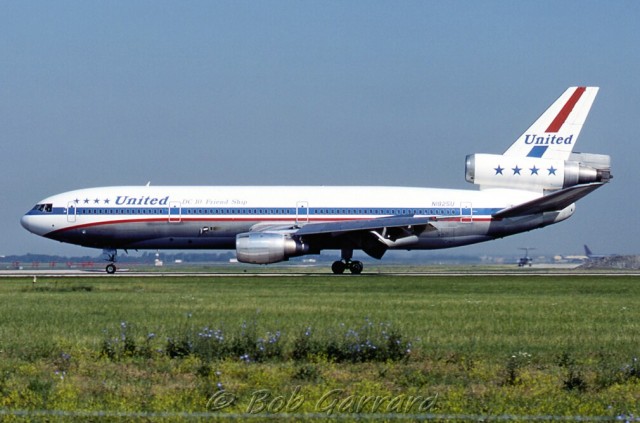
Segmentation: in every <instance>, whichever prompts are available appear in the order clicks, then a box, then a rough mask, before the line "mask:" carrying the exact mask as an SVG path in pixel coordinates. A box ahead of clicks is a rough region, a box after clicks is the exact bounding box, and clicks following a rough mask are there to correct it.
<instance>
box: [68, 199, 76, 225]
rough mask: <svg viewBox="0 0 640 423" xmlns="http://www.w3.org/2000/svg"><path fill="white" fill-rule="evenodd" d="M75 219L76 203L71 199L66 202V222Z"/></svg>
mask: <svg viewBox="0 0 640 423" xmlns="http://www.w3.org/2000/svg"><path fill="white" fill-rule="evenodd" d="M75 221H76V205H75V203H74V202H73V201H69V202H68V203H67V222H75Z"/></svg>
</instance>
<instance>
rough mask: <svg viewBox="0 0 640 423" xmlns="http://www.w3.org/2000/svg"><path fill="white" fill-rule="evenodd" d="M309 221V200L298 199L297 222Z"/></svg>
mask: <svg viewBox="0 0 640 423" xmlns="http://www.w3.org/2000/svg"><path fill="white" fill-rule="evenodd" d="M308 222H309V202H308V201H298V202H297V203H296V223H308Z"/></svg>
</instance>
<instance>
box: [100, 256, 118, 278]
mask: <svg viewBox="0 0 640 423" xmlns="http://www.w3.org/2000/svg"><path fill="white" fill-rule="evenodd" d="M102 253H103V254H105V255H106V256H107V258H106V259H105V260H106V261H108V262H109V264H107V267H105V269H104V270H105V271H106V272H107V273H108V274H110V275H113V274H114V273H116V265H115V263H116V258H117V255H118V250H103V251H102Z"/></svg>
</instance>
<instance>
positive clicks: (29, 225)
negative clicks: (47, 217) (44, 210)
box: [20, 213, 51, 236]
mask: <svg viewBox="0 0 640 423" xmlns="http://www.w3.org/2000/svg"><path fill="white" fill-rule="evenodd" d="M43 220H44V219H43V217H42V216H37V215H31V214H29V213H27V214H25V215H24V216H22V218H21V219H20V224H21V225H22V227H23V228H25V229H26V230H28V231H29V232H31V233H34V234H36V235H40V236H43V235H45V234H46V233H48V232H50V231H51V226H50V225H48V226H46V225H45V222H43Z"/></svg>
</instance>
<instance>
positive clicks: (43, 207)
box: [33, 203, 53, 213]
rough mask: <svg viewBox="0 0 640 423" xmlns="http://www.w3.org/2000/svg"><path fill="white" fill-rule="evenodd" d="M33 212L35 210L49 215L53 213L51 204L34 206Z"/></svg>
mask: <svg viewBox="0 0 640 423" xmlns="http://www.w3.org/2000/svg"><path fill="white" fill-rule="evenodd" d="M33 210H37V211H39V212H44V213H51V212H52V211H53V204H51V203H46V204H36V205H35V206H34V207H33Z"/></svg>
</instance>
